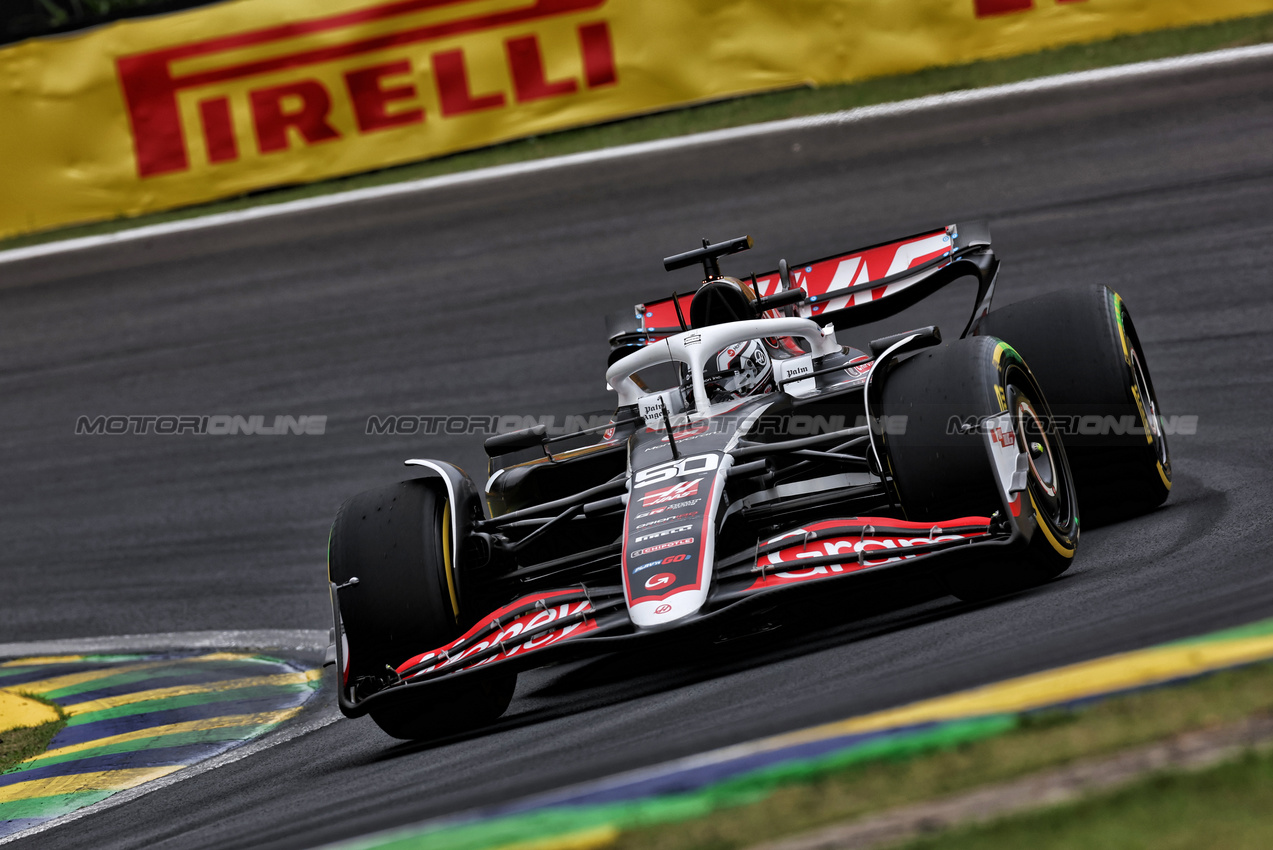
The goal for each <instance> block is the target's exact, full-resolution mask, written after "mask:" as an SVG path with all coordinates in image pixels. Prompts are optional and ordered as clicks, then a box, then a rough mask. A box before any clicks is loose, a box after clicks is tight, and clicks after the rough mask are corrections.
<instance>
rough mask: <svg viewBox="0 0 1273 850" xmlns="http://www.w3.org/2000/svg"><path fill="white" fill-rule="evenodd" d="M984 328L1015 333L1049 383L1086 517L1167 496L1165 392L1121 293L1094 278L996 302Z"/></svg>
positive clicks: (1119, 514) (1141, 507) (1133, 511)
mask: <svg viewBox="0 0 1273 850" xmlns="http://www.w3.org/2000/svg"><path fill="white" fill-rule="evenodd" d="M976 333H977V334H979V335H985V336H993V337H998V338H1000V339H1003V340H1007V342H1008V343H1009V344H1011V345H1012V346H1013V347H1014V348H1016V349H1017V351H1019V352H1020V353H1021V356H1022V357H1024V358H1025V359H1026V361H1027V362H1028V363H1029V364H1030V369H1031V371H1033V372H1034V375H1035V377H1036V378H1038V380H1039V383H1040V384H1041V385H1042V386H1043V387H1044V388H1045V389H1046V390H1047V394H1048V400H1049V401H1050V402H1051V403H1052V412H1053V413H1054V414H1056V415H1057V416H1058V417H1060V420H1059V421H1060V423H1061V427H1062V431H1063V434H1064V437H1063V439H1064V441H1065V449H1066V453H1067V454H1068V455H1069V458H1070V466H1071V468H1072V469H1073V471H1074V482H1075V486H1076V487H1077V489H1078V495H1079V503H1080V504H1081V505H1082V506H1083V519H1084V521H1085V522H1087V523H1088V525H1093V524H1100V523H1108V522H1114V521H1117V520H1121V519H1127V518H1129V517H1133V516H1137V515H1139V514H1143V513H1145V512H1147V511H1150V510H1153V509H1154V508H1156V507H1158V506H1159V505H1161V504H1162V503H1163V502H1164V501H1165V500H1166V498H1167V495H1168V494H1169V493H1170V492H1171V456H1170V454H1169V452H1168V451H1167V438H1166V435H1165V434H1164V433H1163V428H1162V419H1161V417H1160V410H1159V407H1158V398H1157V396H1156V395H1155V394H1154V385H1153V382H1152V381H1151V380H1150V379H1149V367H1148V365H1147V364H1146V363H1145V353H1144V350H1143V349H1142V348H1141V345H1140V340H1139V339H1138V338H1137V336H1136V328H1135V326H1134V325H1133V324H1132V318H1131V314H1130V313H1129V312H1128V311H1127V305H1126V304H1124V303H1123V299H1122V298H1121V297H1119V295H1118V293H1116V292H1114V291H1113V290H1111V289H1108V288H1107V287H1104V286H1095V285H1094V286H1085V287H1081V288H1077V289H1067V290H1062V291H1060V292H1052V293H1049V294H1047V295H1043V296H1040V297H1038V298H1031V299H1029V300H1027V301H1021V302H1019V303H1016V304H1010V305H1008V306H1007V307H1000V308H999V309H998V310H994V311H992V312H991V313H989V314H988V315H986V316H985V317H984V318H982V319H981V320H980V322H978V324H977V328H976Z"/></svg>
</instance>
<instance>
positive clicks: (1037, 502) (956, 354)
mask: <svg viewBox="0 0 1273 850" xmlns="http://www.w3.org/2000/svg"><path fill="white" fill-rule="evenodd" d="M881 404H882V412H883V414H884V415H885V416H887V417H890V419H889V421H891V422H896V421H899V420H896V419H893V418H892V417H897V416H905V417H906V419H905V422H906V427H905V429H904V430H901V429H894V430H898V431H899V432H898V433H888V434H886V435H885V437H884V444H885V447H886V453H887V456H888V465H889V467H890V469H889V472H890V474H891V476H892V479H893V484H894V487H895V489H896V493H897V497H898V499H899V501H900V503H901V505H902V508H903V510H904V511H905V513H906V517H907V518H908V519H911V520H916V521H920V522H933V523H940V522H944V521H949V520H951V519H956V518H959V517H966V516H991V515H993V514H994V513H995V512H996V511H999V512H1002V511H1003V510H1004V507H1003V503H1002V501H1001V499H1000V496H999V490H998V486H997V485H996V483H995V478H994V476H995V474H996V473H995V471H994V469H993V468H992V466H991V460H990V457H989V456H988V454H987V452H986V447H985V444H984V442H983V441H984V439H985V437H984V436H983V435H982V434H981V433H980V432H979V430H978V429H976V428H965V427H963V426H962V425H961V423H969V422H979V421H981V420H982V419H983V418H984V417H987V416H996V415H998V414H1000V413H1003V412H1005V411H1007V412H1010V413H1011V414H1012V421H1013V430H1014V433H1015V438H1016V440H1017V441H1019V442H1017V445H1021V446H1025V447H1027V450H1028V451H1029V454H1030V472H1029V476H1028V478H1027V488H1026V491H1025V492H1023V493H1022V494H1021V495H1022V498H1024V499H1029V500H1030V501H1031V503H1032V504H1033V508H1034V513H1035V515H1036V516H1037V518H1038V523H1039V527H1038V529H1037V530H1036V532H1035V534H1034V536H1033V538H1032V539H1031V541H1030V544H1029V546H1028V547H1026V548H1025V549H1024V550H1018V551H1015V552H1009V553H1005V554H1003V555H988V556H984V555H983V556H976V557H970V558H969V559H967V560H964V561H959V562H957V563H954V564H950V565H948V566H946V567H944V568H943V571H942V572H941V573H940V577H941V579H942V581H943V582H944V584H945V586H946V589H947V590H948V591H949V592H950V593H952V594H953V595H954V596H957V597H959V598H960V599H964V600H970V601H972V600H982V599H988V598H991V597H994V596H999V595H1002V594H1004V593H1010V592H1013V591H1016V590H1021V589H1024V588H1027V587H1031V586H1034V585H1037V584H1041V583H1043V582H1045V581H1048V580H1050V579H1052V578H1055V577H1056V576H1058V575H1060V574H1061V573H1063V572H1065V570H1066V569H1068V568H1069V566H1070V563H1071V561H1072V559H1073V557H1074V551H1075V548H1076V547H1077V545H1078V534H1079V520H1078V500H1077V497H1076V495H1075V491H1074V483H1073V478H1072V476H1071V474H1070V469H1069V465H1068V463H1067V461H1066V455H1065V449H1064V447H1063V446H1062V445H1061V442H1060V440H1058V439H1057V437H1056V434H1055V432H1054V431H1053V430H1051V429H1050V427H1049V424H1048V423H1050V421H1051V419H1050V416H1049V410H1048V405H1047V401H1046V400H1045V399H1044V397H1043V393H1042V392H1041V391H1040V389H1039V386H1038V383H1037V382H1036V381H1035V380H1034V377H1033V376H1032V375H1031V373H1030V370H1029V368H1027V367H1026V364H1025V362H1024V361H1023V360H1022V359H1021V357H1020V356H1019V355H1018V354H1017V352H1015V351H1014V350H1013V349H1012V347H1011V346H1009V345H1007V344H1006V343H1004V342H1001V341H1000V340H997V339H992V338H986V337H975V338H970V339H964V340H958V341H956V342H954V343H951V344H950V345H945V346H942V347H940V348H936V349H932V350H930V351H927V352H924V353H921V354H918V355H916V356H914V357H912V358H910V359H909V360H906V361H904V362H902V363H900V364H899V365H898V366H897V367H895V368H894V369H893V370H892V371H891V372H890V373H888V375H887V376H886V380H885V383H884V387H883V391H882V393H881Z"/></svg>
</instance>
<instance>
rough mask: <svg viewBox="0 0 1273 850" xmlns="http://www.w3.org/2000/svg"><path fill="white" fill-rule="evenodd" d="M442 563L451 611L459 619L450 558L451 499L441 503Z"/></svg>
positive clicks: (458, 603) (458, 601)
mask: <svg viewBox="0 0 1273 850" xmlns="http://www.w3.org/2000/svg"><path fill="white" fill-rule="evenodd" d="M442 565H443V567H444V568H445V569H446V591H447V593H449V594H450V595H451V613H452V614H454V615H455V619H456V620H459V619H460V600H459V598H458V597H457V596H456V595H455V576H454V575H453V573H454V571H455V566H454V565H453V564H452V559H451V500H450V499H447V500H446V501H445V502H443V503H442Z"/></svg>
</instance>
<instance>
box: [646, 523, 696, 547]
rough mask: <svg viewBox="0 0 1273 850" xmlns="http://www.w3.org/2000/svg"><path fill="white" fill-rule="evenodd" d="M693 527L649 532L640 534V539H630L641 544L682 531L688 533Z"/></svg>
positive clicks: (682, 526)
mask: <svg viewBox="0 0 1273 850" xmlns="http://www.w3.org/2000/svg"><path fill="white" fill-rule="evenodd" d="M693 527H694V526H693V525H678V526H676V527H675V528H665V529H663V530H662V531H651V532H650V533H649V534H642V535H641V536H640V537H634V538H632V542H633V543H643V542H644V541H646V540H654V539H656V538H659V537H667V536H668V535H669V534H680V533H681V532H682V531H689V530H690V529H691V528H693Z"/></svg>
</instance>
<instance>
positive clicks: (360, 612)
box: [328, 479, 516, 739]
mask: <svg viewBox="0 0 1273 850" xmlns="http://www.w3.org/2000/svg"><path fill="white" fill-rule="evenodd" d="M449 510H450V507H449V504H448V502H447V499H446V489H445V487H444V486H443V485H442V484H441V483H440V482H437V481H433V480H429V479H415V480H411V481H403V482H401V483H399V484H394V485H390V486H387V487H380V488H377V489H375V490H368V491H366V492H364V493H359V494H358V495H357V496H354V497H353V498H352V499H350V500H349V501H347V502H345V504H344V505H342V506H341V508H340V510H339V512H337V514H336V520H335V522H334V523H333V524H332V530H331V540H330V545H329V551H328V573H329V576H330V578H331V581H332V583H334V584H335V585H337V586H338V587H339V588H340V589H339V590H338V591H337V600H338V604H339V606H340V616H341V622H342V623H343V625H344V629H345V639H346V641H347V643H346V646H347V647H348V649H347V654H348V669H349V675H348V679H347V680H346V681H347V684H348V685H349V686H351V687H352V688H353V689H354V691H355V693H356V694H357V695H358V696H360V697H366V696H368V695H370V694H372V693H374V692H376V691H378V690H380V689H382V688H384V687H385V686H386V685H388V684H390V683H392V682H395V681H396V680H397V676H396V673H395V672H394V669H395V668H396V667H397V666H398V665H399V664H401V663H402V662H403V661H406V660H407V659H408V658H410V657H412V656H413V655H416V654H417V653H420V652H424V651H426V650H429V649H434V648H436V647H439V646H442V645H444V644H446V643H448V642H450V641H451V640H454V639H455V638H456V637H458V636H459V634H460V626H459V611H458V606H457V605H456V603H455V600H456V598H457V596H456V593H455V587H454V583H453V582H454V577H453V576H452V575H451V574H450V563H449V561H450V552H449V546H450V541H449V539H447V538H448V537H449V528H450V526H449V514H448V512H449ZM355 578H356V579H357V581H356V582H355V581H354V579H355ZM515 685H516V674H504V675H503V676H502V677H500V678H497V679H491V678H489V677H483V679H482V680H481V683H479V682H466V681H457V682H453V683H447V684H446V685H445V686H444V685H442V684H439V685H438V686H437V687H434V688H422V689H420V690H418V691H407V692H405V693H402V694H400V695H397V696H396V698H395V699H393V700H392V701H388V702H383V703H382V704H381V705H377V706H376V707H374V708H372V709H371V711H370V712H369V713H370V715H371V718H372V720H374V721H375V722H376V724H377V725H378V726H380V728H381V729H383V730H384V731H385V732H387V733H388V734H390V735H392V736H393V737H395V738H404V739H415V738H425V737H438V736H441V735H446V734H450V733H454V732H459V731H464V730H467V729H472V728H474V727H477V726H481V725H484V724H486V723H489V722H491V721H493V720H495V719H496V718H497V717H499V716H500V715H501V714H503V713H504V711H505V709H507V708H508V704H509V702H510V701H511V700H512V696H513V688H514V686H515ZM388 697H389V695H387V694H386V695H385V697H382V698H381V699H382V700H386V699H388Z"/></svg>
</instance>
